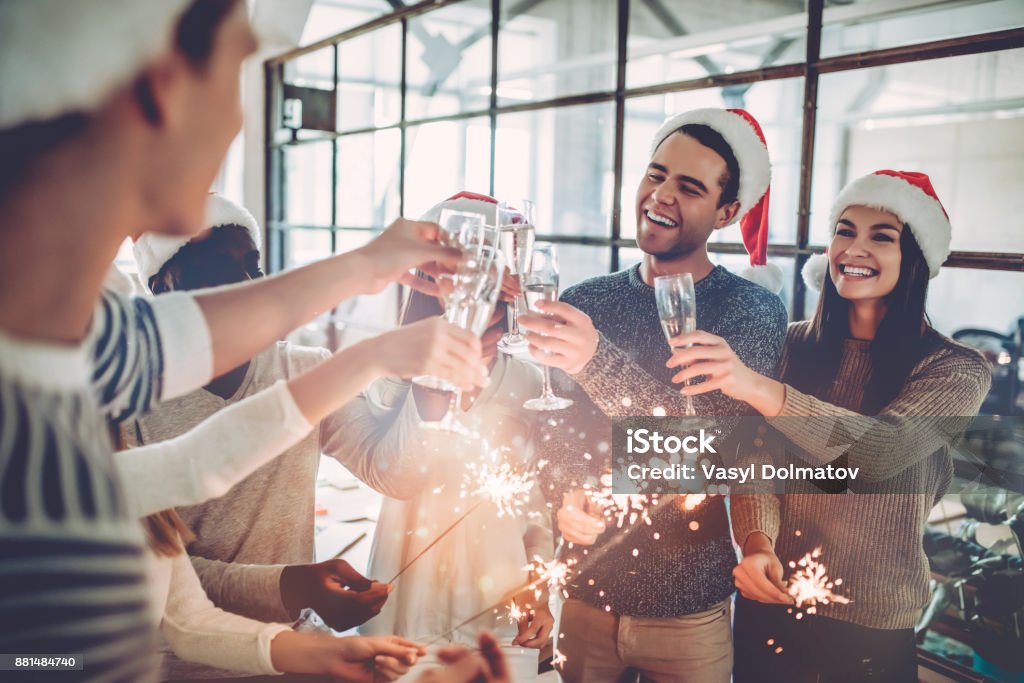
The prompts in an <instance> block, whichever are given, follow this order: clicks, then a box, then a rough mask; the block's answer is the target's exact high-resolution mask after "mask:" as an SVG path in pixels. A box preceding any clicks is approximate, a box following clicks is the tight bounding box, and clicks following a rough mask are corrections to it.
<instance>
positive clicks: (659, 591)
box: [521, 109, 786, 682]
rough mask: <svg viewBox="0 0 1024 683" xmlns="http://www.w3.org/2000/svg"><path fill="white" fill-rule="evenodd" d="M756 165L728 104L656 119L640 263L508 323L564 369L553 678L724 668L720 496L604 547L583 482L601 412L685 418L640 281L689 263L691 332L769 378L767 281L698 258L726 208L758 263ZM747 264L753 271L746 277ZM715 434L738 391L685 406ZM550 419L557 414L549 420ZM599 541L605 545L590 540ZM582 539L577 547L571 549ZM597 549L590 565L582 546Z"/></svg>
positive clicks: (773, 331)
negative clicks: (565, 566)
mask: <svg viewBox="0 0 1024 683" xmlns="http://www.w3.org/2000/svg"><path fill="white" fill-rule="evenodd" d="M769 179H770V164H769V159H768V150H767V148H766V146H765V143H764V139H763V136H762V135H761V132H760V128H759V126H758V125H757V122H756V121H755V120H754V118H753V117H752V116H751V115H750V114H749V113H747V112H746V111H743V110H726V109H700V110H694V111H689V112H685V113H682V114H679V115H677V116H673V117H671V118H669V119H668V120H667V121H666V122H665V123H664V124H663V125H662V127H661V128H660V129H659V130H658V132H657V134H656V135H655V137H654V140H653V142H652V145H651V161H650V163H649V164H648V167H647V170H646V173H645V175H644V177H643V179H641V181H640V185H639V187H638V189H637V197H636V214H637V225H638V238H637V243H638V245H639V246H640V248H641V249H642V250H643V251H644V259H643V261H642V262H641V263H640V264H638V265H637V266H634V267H632V268H629V269H627V270H624V271H621V272H618V273H614V274H612V275H607V276H601V277H596V278H592V279H590V280H586V281H584V282H582V283H580V284H578V285H576V286H574V287H571V288H569V289H568V290H566V292H565V293H564V294H563V296H562V300H561V301H560V302H555V303H550V304H546V305H544V306H543V312H544V314H545V315H538V314H531V315H528V316H524V317H523V318H522V321H521V322H522V325H523V326H524V327H527V328H528V329H530V333H529V336H528V338H529V340H530V344H531V346H532V351H533V353H534V357H535V358H537V360H539V361H540V362H542V363H546V364H548V365H551V366H553V367H556V368H560V369H562V370H564V371H565V372H566V373H567V374H568V375H569V376H571V378H572V380H574V383H575V389H572V388H571V387H566V388H565V390H566V391H567V392H568V391H572V392H573V393H572V398H573V399H574V400H575V402H576V403H575V405H573V406H572V408H570V409H569V410H568V411H567V412H566V413H565V415H564V419H560V422H561V424H560V425H559V426H558V427H556V428H554V429H552V430H550V432H549V437H550V438H548V439H547V440H546V441H542V444H543V446H542V457H544V458H546V459H548V460H550V464H549V465H548V466H547V467H546V468H545V469H544V470H543V471H542V476H543V477H544V478H545V484H546V486H545V489H546V491H545V493H546V494H547V495H548V496H549V499H550V500H551V502H552V504H553V505H554V506H555V507H557V508H559V510H558V514H557V521H558V526H559V530H560V531H561V534H562V538H563V540H564V541H566V542H569V543H570V544H571V546H570V551H569V552H570V553H571V554H572V555H574V556H575V557H576V559H578V560H579V562H580V563H581V565H582V566H585V567H586V569H585V570H584V571H582V572H581V573H580V574H579V575H578V576H574V577H573V579H572V580H571V585H570V586H569V587H568V592H569V599H568V600H567V601H566V603H565V605H564V606H563V608H562V616H561V623H560V626H559V628H558V636H559V637H558V642H557V646H558V649H559V651H560V652H561V653H562V654H564V655H565V657H566V661H565V663H564V664H563V669H562V675H563V678H565V680H567V681H570V682H576V681H611V680H618V679H619V677H620V676H621V675H622V674H624V673H626V672H630V671H631V672H639V673H641V674H642V675H643V676H646V677H649V678H651V679H653V680H658V681H701V682H704V681H722V682H726V681H728V680H729V678H730V675H731V671H732V635H731V630H730V618H729V614H730V606H729V605H730V596H731V594H732V592H733V585H732V575H731V571H732V568H733V567H734V566H735V564H736V556H735V553H734V551H733V546H732V542H731V539H730V534H729V521H728V516H727V513H726V509H725V502H724V497H721V496H712V497H710V498H708V499H707V500H706V501H705V502H703V503H702V504H700V505H699V506H698V507H696V508H695V509H693V510H684V509H683V508H684V507H685V506H682V505H675V504H668V505H663V506H661V507H660V508H659V509H658V510H657V511H656V513H655V514H654V516H653V523H652V524H651V525H650V526H644V527H642V528H637V529H634V530H632V532H631V536H630V540H629V542H627V543H619V544H617V545H612V542H613V539H615V538H616V536H617V534H619V533H621V530H620V529H615V528H612V529H606V527H605V525H604V524H603V522H602V521H601V520H600V516H599V513H596V512H592V511H591V508H592V507H593V505H592V503H589V502H588V498H587V494H586V492H585V490H584V487H587V486H590V487H597V486H599V485H600V484H599V477H600V475H601V474H603V472H605V471H607V470H608V468H609V467H610V465H611V454H610V453H609V448H608V444H610V443H611V442H612V439H611V424H610V418H611V417H613V416H622V415H655V414H658V413H659V412H661V411H664V413H663V414H668V415H684V414H686V406H685V401H684V399H683V397H682V396H680V394H679V391H678V388H677V387H674V386H673V385H672V382H671V378H672V375H673V374H674V373H673V372H672V371H670V370H669V369H668V368H667V367H666V365H665V363H666V362H667V361H668V359H669V357H670V355H671V353H670V349H669V346H668V345H667V344H666V342H665V339H664V336H663V334H662V330H661V324H660V320H659V316H658V309H657V305H656V302H655V295H654V288H653V283H654V278H655V277H657V276H660V275H672V274H677V273H691V274H692V275H693V279H694V282H695V292H696V297H697V328H698V329H701V330H707V331H710V332H713V333H715V334H718V335H721V336H723V337H725V338H728V339H729V340H730V341H731V343H732V344H733V345H734V348H736V350H737V353H739V354H740V355H741V356H742V357H743V358H744V359H745V361H746V362H747V363H748V364H750V365H751V366H756V367H758V368H760V371H761V372H763V373H765V374H768V375H770V374H772V373H773V372H774V370H775V365H776V363H777V361H778V358H779V354H780V352H781V349H782V343H783V339H784V338H785V330H786V311H785V308H784V306H783V304H782V302H781V300H780V299H779V298H778V297H777V296H776V295H775V294H774V293H772V292H771V291H769V290H768V289H765V288H764V287H761V286H759V285H757V284H754V283H752V282H750V281H749V280H747V279H744V278H741V277H739V276H737V275H734V274H732V273H730V272H729V271H727V270H725V269H724V268H722V267H721V266H715V265H713V264H712V263H711V260H710V258H709V257H708V252H707V240H708V237H709V236H710V235H711V234H712V233H713V232H714V231H715V230H719V229H722V228H725V227H726V226H728V225H730V224H732V223H734V222H736V221H737V220H740V219H742V227H743V238H744V242H745V244H746V245H747V249H748V251H749V252H750V257H751V264H752V265H753V266H755V270H756V271H760V272H763V271H764V270H765V268H766V266H765V255H766V248H767V237H768V233H767V218H768V215H767V214H768V185H769ZM759 274H760V273H759ZM695 407H696V413H697V415H701V416H714V417H715V419H716V420H715V421H716V423H717V426H718V427H719V428H720V429H721V430H722V434H723V435H727V434H728V433H729V432H730V431H731V429H732V428H733V426H734V425H735V424H736V416H738V415H743V414H746V413H749V411H750V409H749V407H748V406H746V405H745V404H743V403H742V402H740V401H736V400H733V399H732V398H730V397H728V396H726V395H724V394H722V393H720V392H714V393H711V394H709V395H706V396H703V397H701V398H700V400H697V401H696V402H695ZM559 417H562V416H559ZM606 544H608V545H609V547H608V548H607V549H606V550H605V549H602V547H603V546H605V545H606ZM588 547H589V548H590V550H589V551H587V548H588ZM595 552H600V553H601V555H600V560H598V561H595V562H589V563H588V561H587V555H588V554H590V553H595Z"/></svg>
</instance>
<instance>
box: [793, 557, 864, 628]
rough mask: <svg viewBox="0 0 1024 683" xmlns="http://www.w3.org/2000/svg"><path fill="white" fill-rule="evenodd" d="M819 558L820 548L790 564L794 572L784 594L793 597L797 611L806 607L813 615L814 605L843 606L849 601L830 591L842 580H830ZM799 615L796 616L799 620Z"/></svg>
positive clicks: (840, 583)
mask: <svg viewBox="0 0 1024 683" xmlns="http://www.w3.org/2000/svg"><path fill="white" fill-rule="evenodd" d="M820 557H821V548H820V547H818V548H815V549H814V550H812V551H811V552H809V553H807V554H806V555H804V556H803V557H802V558H801V559H800V560H799V561H797V562H790V563H789V567H790V568H791V569H796V572H794V574H793V575H792V576H791V577H790V578H789V584H788V586H787V587H786V592H788V593H789V594H790V595H792V596H793V600H794V602H795V606H796V607H797V608H798V609H799V608H801V607H803V606H804V605H807V606H808V608H807V610H806V611H807V613H808V614H814V613H815V612H816V611H817V610H816V609H815V607H816V605H819V604H821V605H827V604H829V603H835V604H839V605H845V604H848V603H849V602H850V599H849V598H847V597H844V596H842V595H836V594H835V593H833V592H832V589H833V588H835V587H836V586H840V585H842V583H843V580H842V579H835V580H832V579H830V578H829V577H828V575H827V574H826V572H827V571H828V569H827V568H826V567H825V565H824V564H822V562H821V561H820V560H819V559H818V558H820ZM799 616H800V615H797V617H798V618H799Z"/></svg>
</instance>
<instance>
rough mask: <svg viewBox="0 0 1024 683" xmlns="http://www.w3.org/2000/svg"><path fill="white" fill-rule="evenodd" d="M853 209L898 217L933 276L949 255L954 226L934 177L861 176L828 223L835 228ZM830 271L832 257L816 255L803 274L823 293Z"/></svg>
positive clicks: (835, 206)
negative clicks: (873, 210)
mask: <svg viewBox="0 0 1024 683" xmlns="http://www.w3.org/2000/svg"><path fill="white" fill-rule="evenodd" d="M850 206H867V207H869V208H872V209H878V210H880V211H888V212H889V213H892V214H895V215H896V217H897V218H899V219H900V220H901V221H903V223H904V224H906V225H907V226H908V227H909V228H910V231H911V233H912V234H913V235H914V239H915V240H916V241H917V244H918V246H920V247H921V253H922V254H924V260H925V262H926V263H927V264H928V272H929V275H930V276H931V277H935V276H936V275H938V274H939V268H941V267H942V264H943V263H944V262H945V261H946V258H947V257H948V256H949V244H950V242H951V240H952V239H953V226H952V225H951V224H950V222H949V214H947V213H946V209H945V208H943V206H942V202H940V201H939V196H938V194H936V192H935V188H934V187H932V181H931V178H929V177H928V175H927V174H925V173H917V172H915V171H890V170H881V171H875V172H874V173H871V174H868V175H866V176H861V177H860V178H857V179H856V180H854V181H852V182H851V183H850V184H848V185H847V186H846V187H844V188H843V189H842V191H841V192H840V193H839V196H838V197H836V201H835V202H834V203H833V204H832V210H831V211H830V212H829V216H828V220H829V227H830V229H834V228H835V226H836V223H838V222H839V217H840V216H842V215H843V212H844V211H846V209H847V208H848V207H850ZM827 272H828V256H827V255H825V254H815V255H814V256H811V257H810V258H809V259H807V263H806V264H804V268H803V271H802V275H803V278H804V284H806V285H807V287H808V288H810V289H813V290H815V291H820V290H821V286H822V283H823V282H824V280H825V274H826V273H827Z"/></svg>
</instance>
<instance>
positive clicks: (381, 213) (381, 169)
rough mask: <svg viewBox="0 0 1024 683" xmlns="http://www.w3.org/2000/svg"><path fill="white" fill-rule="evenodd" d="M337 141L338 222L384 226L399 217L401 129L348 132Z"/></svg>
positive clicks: (363, 225) (350, 224) (362, 225)
mask: <svg viewBox="0 0 1024 683" xmlns="http://www.w3.org/2000/svg"><path fill="white" fill-rule="evenodd" d="M337 144H338V225H342V226H348V227H360V228H362V227H384V226H385V225H387V224H388V223H390V222H391V221H393V220H394V219H395V218H397V217H398V207H399V194H398V191H399V184H398V178H399V175H398V174H399V173H400V172H401V171H400V169H399V157H400V156H401V149H402V134H401V132H400V131H399V130H398V129H396V128H393V129H389V130H382V131H378V132H376V133H366V134H362V135H346V136H344V137H340V138H338V141H337Z"/></svg>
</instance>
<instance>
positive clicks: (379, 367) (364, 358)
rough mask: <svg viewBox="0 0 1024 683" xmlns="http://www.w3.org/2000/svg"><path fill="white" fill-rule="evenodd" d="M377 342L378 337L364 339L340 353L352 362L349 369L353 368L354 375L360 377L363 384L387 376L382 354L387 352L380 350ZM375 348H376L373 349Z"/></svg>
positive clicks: (384, 349) (378, 340) (383, 349)
mask: <svg viewBox="0 0 1024 683" xmlns="http://www.w3.org/2000/svg"><path fill="white" fill-rule="evenodd" d="M385 334H387V333H385ZM375 342H376V344H375ZM379 342H380V338H379V337H375V338H373V339H364V340H362V341H359V342H356V343H355V344H353V345H352V346H349V347H348V348H347V349H345V350H343V351H342V352H341V353H342V354H344V355H345V356H346V357H347V358H348V359H350V360H351V361H352V363H351V367H352V368H354V372H355V373H356V374H358V375H360V378H361V379H364V380H365V382H364V383H365V384H369V383H370V382H372V381H373V380H375V379H378V378H380V377H383V376H385V375H387V374H388V368H387V367H386V365H385V361H384V354H386V353H387V350H386V348H381V347H380V346H379ZM375 346H377V348H374V347H375ZM382 352H383V353H382Z"/></svg>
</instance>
